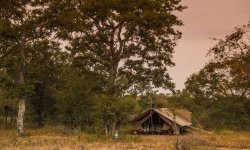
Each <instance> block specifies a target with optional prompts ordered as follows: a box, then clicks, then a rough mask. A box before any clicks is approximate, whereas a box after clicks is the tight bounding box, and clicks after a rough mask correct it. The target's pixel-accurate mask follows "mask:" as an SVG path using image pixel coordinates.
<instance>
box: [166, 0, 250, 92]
mask: <svg viewBox="0 0 250 150" xmlns="http://www.w3.org/2000/svg"><path fill="white" fill-rule="evenodd" d="M182 4H184V5H186V6H188V8H187V9H185V10H184V11H183V12H182V13H181V14H180V15H178V16H179V17H180V19H182V21H183V22H184V24H185V25H184V26H183V27H181V28H180V29H179V30H180V31H181V32H182V33H183V36H182V39H180V40H179V41H178V46H177V47H176V48H175V54H174V59H173V60H174V62H175V63H176V66H175V67H173V68H171V69H170V70H169V71H170V75H171V77H172V79H173V82H175V83H176V89H182V88H184V87H185V86H184V82H185V81H186V79H187V77H189V76H190V75H191V74H192V73H195V72H198V71H199V70H200V69H201V68H202V67H203V66H204V65H205V64H206V62H208V58H206V53H207V51H208V49H209V48H211V47H212V46H213V45H214V42H213V41H212V40H211V38H215V37H216V38H223V37H224V36H225V35H227V34H229V33H231V32H232V31H233V29H234V27H236V26H241V25H245V24H247V23H248V22H249V21H250V0H183V2H182Z"/></svg>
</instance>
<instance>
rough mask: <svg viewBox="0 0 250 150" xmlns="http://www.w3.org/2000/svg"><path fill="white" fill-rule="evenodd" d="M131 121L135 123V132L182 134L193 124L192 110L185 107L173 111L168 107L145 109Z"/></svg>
mask: <svg viewBox="0 0 250 150" xmlns="http://www.w3.org/2000/svg"><path fill="white" fill-rule="evenodd" d="M131 123H133V124H134V125H135V129H134V130H133V133H134V134H141V133H145V134H146V133H156V134H157V133H158V134H181V133H184V132H186V129H187V127H189V126H191V125H192V122H191V112H189V111H187V110H185V109H178V110H174V111H171V110H170V109H168V108H161V109H153V108H152V109H148V110H145V111H144V112H143V113H142V114H140V115H138V116H136V117H135V118H134V119H133V120H132V121H131Z"/></svg>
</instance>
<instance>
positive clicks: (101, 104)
mask: <svg viewBox="0 0 250 150" xmlns="http://www.w3.org/2000/svg"><path fill="white" fill-rule="evenodd" d="M184 8H185V7H184V6H181V5H180V0H171V1H151V0H140V1H138V0H132V1H125V0H102V1H98V0H53V1H52V0H51V1H49V0H4V1H1V2H0V72H1V78H0V81H1V82H0V83H1V106H2V107H1V108H3V109H1V111H2V112H3V114H5V115H8V114H13V115H14V116H17V131H18V133H19V134H20V135H22V134H24V123H23V122H24V120H25V121H27V122H32V123H35V124H37V125H38V126H43V125H44V124H45V123H47V122H49V123H60V124H64V125H68V126H72V127H74V126H81V127H83V128H86V127H99V128H102V129H105V132H106V134H107V135H108V134H112V131H113V130H114V129H115V128H116V127H118V126H120V125H121V124H123V123H124V122H126V120H127V119H128V118H129V116H130V114H131V113H132V112H133V111H134V110H135V109H136V108H137V102H136V101H135V100H134V97H135V96H134V95H138V94H144V95H145V93H147V91H151V90H152V89H154V88H158V87H162V88H164V89H170V90H173V89H174V84H173V83H172V82H171V78H170V77H169V74H168V72H167V70H168V67H171V66H174V63H173V62H172V54H173V52H174V47H175V45H176V41H177V40H178V39H180V37H181V32H179V31H178V30H176V29H177V28H176V27H177V26H181V25H182V24H183V23H182V21H181V20H179V19H178V18H177V16H176V15H175V12H178V11H182V10H183V9H184ZM11 110H13V111H11Z"/></svg>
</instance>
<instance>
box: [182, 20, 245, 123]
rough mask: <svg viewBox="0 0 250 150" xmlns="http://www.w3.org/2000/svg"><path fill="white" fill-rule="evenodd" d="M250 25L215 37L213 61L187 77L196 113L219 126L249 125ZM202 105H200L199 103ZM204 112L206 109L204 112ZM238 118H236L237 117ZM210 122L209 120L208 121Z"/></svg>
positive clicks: (211, 51)
mask: <svg viewBox="0 0 250 150" xmlns="http://www.w3.org/2000/svg"><path fill="white" fill-rule="evenodd" d="M249 35H250V25H249V24H248V25H246V26H243V27H237V28H235V31H234V32H233V33H231V34H229V35H227V36H226V37H225V38H224V39H215V40H217V44H216V45H215V46H213V47H212V48H211V49H210V51H209V53H208V54H209V55H210V56H212V59H211V61H210V62H209V63H208V64H207V65H206V66H205V67H204V68H202V69H201V70H200V71H199V72H198V73H196V74H193V75H191V76H190V77H189V78H188V80H187V81H186V83H185V84H186V88H187V89H188V91H189V92H190V94H191V96H192V99H193V103H194V106H195V105H196V107H193V108H195V111H196V112H197V113H198V114H199V115H197V117H199V118H200V120H202V119H201V118H203V119H204V118H205V119H204V120H203V121H204V122H203V123H205V122H208V121H207V120H208V119H209V118H213V119H211V121H210V123H213V124H214V125H215V124H216V126H218V125H219V126H220V125H221V126H223V125H234V126H235V125H237V126H241V127H244V125H243V124H245V125H248V122H249V120H248V118H249V115H250V113H249V111H248V109H249V107H250V105H249V104H250V70H249V68H250V40H249ZM197 106H199V107H197ZM204 112H205V113H204ZM234 118H237V121H235V120H234ZM206 124H207V123H206Z"/></svg>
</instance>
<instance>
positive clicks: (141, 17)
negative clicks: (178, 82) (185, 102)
mask: <svg viewBox="0 0 250 150" xmlns="http://www.w3.org/2000/svg"><path fill="white" fill-rule="evenodd" d="M180 1H181V0H171V1H152V0H139V1H138V0H131V1H125V0H102V1H96V0H74V1H67V0H65V1H53V2H50V3H48V4H47V5H48V6H49V9H50V11H49V12H48V16H51V18H52V16H53V19H52V21H51V27H53V28H54V29H55V30H56V31H57V35H58V37H61V38H63V39H66V40H68V41H69V43H70V45H69V46H68V47H67V50H69V51H70V52H71V55H72V56H73V57H74V60H73V65H75V66H78V67H79V68H81V69H82V71H83V72H85V73H88V72H91V73H92V74H96V76H98V79H101V81H102V82H103V83H102V85H101V86H102V87H103V92H104V93H105V94H106V95H109V96H110V99H113V98H112V97H113V96H114V95H116V96H118V97H119V96H121V95H123V94H125V93H128V92H130V91H137V92H143V91H144V90H143V89H148V88H155V87H156V88H157V87H163V88H164V89H170V90H172V89H173V87H174V84H173V83H172V82H171V81H170V80H171V78H170V77H169V74H168V72H167V70H168V67H169V66H173V65H174V63H173V62H172V60H171V58H172V54H173V52H174V50H173V49H174V46H175V45H176V41H177V40H178V39H179V38H180V37H181V33H180V32H179V31H177V30H176V28H175V27H176V26H180V25H182V22H181V20H179V19H178V18H177V17H176V15H175V14H174V12H177V11H182V10H183V9H184V8H185V7H183V6H181V5H180ZM108 126H110V125H108Z"/></svg>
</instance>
